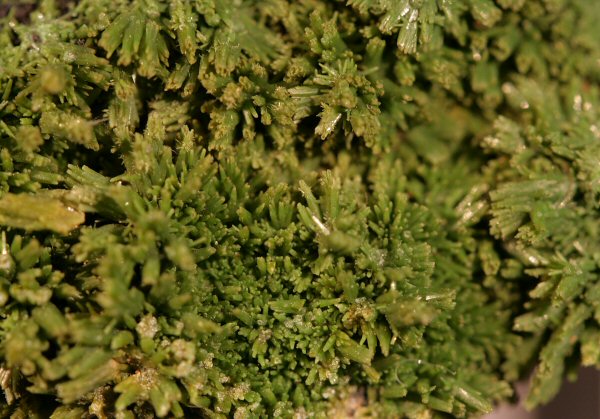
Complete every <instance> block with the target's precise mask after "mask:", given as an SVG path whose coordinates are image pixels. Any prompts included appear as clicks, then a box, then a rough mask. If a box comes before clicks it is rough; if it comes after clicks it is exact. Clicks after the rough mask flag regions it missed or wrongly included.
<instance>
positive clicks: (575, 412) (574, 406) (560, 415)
mask: <svg viewBox="0 0 600 419" xmlns="http://www.w3.org/2000/svg"><path fill="white" fill-rule="evenodd" d="M518 392H519V394H520V395H521V399H524V398H525V395H526V394H527V383H523V384H521V385H520V386H519V388H518ZM483 419H600V373H599V372H598V371H597V370H595V369H593V368H583V369H582V370H581V371H580V372H579V377H578V379H577V381H576V382H574V383H569V382H566V383H564V384H563V387H562V389H561V392H560V393H559V394H558V396H557V397H556V398H555V399H554V400H553V401H552V402H551V403H549V404H548V405H546V406H544V407H541V408H539V409H537V410H535V411H533V412H527V411H526V410H525V409H524V408H523V407H522V406H501V407H500V408H499V409H498V410H497V411H496V412H494V413H492V414H490V415H487V416H485V417H484V418H483Z"/></svg>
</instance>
